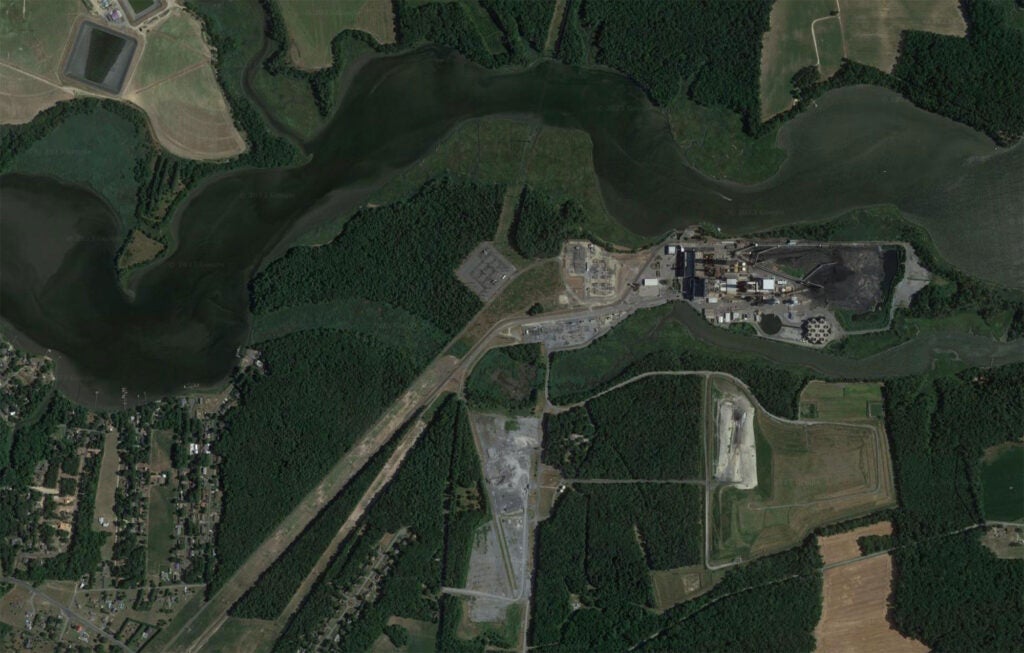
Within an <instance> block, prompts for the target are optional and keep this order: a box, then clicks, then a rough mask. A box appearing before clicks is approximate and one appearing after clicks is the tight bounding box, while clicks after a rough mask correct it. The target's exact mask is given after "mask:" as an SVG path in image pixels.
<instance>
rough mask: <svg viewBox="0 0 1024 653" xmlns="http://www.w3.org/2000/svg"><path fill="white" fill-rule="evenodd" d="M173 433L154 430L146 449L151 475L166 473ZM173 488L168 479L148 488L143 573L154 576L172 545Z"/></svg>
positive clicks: (155, 577) (169, 473)
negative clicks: (147, 522)
mask: <svg viewBox="0 0 1024 653" xmlns="http://www.w3.org/2000/svg"><path fill="white" fill-rule="evenodd" d="M173 440H174V433H172V432H171V431H164V430H154V431H153V434H152V439H151V445H150V450H149V467H150V471H151V472H152V473H154V474H158V473H161V472H168V475H169V476H170V477H173V474H174V471H173V470H172V469H171V443H172V442H173ZM175 494H176V491H175V488H174V486H173V484H172V482H171V480H170V478H169V479H168V482H167V484H166V485H155V486H153V487H150V488H149V513H148V515H149V516H148V519H149V524H148V526H147V532H146V576H147V577H149V578H152V579H158V578H159V576H160V571H161V569H164V565H165V563H166V562H167V559H168V557H169V556H170V554H171V549H172V548H173V547H174V540H173V539H172V538H173V536H174V520H175V515H174V498H175Z"/></svg>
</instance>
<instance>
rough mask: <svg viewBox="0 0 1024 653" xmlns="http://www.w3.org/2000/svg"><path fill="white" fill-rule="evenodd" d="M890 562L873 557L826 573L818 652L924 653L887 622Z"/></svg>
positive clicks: (888, 558) (828, 570)
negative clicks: (877, 652)
mask: <svg viewBox="0 0 1024 653" xmlns="http://www.w3.org/2000/svg"><path fill="white" fill-rule="evenodd" d="M891 583H892V558H891V557H890V556H888V555H881V556H875V557H873V558H868V559H866V560H862V561H859V562H855V563H852V564H849V565H843V566H841V567H834V568H832V569H826V570H825V584H824V592H823V593H824V600H823V603H822V610H821V621H819V622H818V627H817V628H816V629H815V631H814V635H815V637H816V639H817V640H818V650H819V651H828V652H829V653H860V652H861V651H863V652H864V653H868V652H871V653H874V652H876V651H886V653H917V652H918V651H927V650H928V647H926V646H925V645H924V644H922V643H921V642H918V641H917V640H914V639H910V638H908V637H904V636H903V635H901V634H900V633H898V632H897V631H895V630H893V628H892V627H891V626H890V625H889V622H888V621H887V619H886V612H887V611H888V599H889V593H890V591H891Z"/></svg>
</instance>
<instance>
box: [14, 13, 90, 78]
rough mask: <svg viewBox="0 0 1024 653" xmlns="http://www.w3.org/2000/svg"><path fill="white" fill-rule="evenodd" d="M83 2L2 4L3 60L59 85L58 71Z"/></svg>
mask: <svg viewBox="0 0 1024 653" xmlns="http://www.w3.org/2000/svg"><path fill="white" fill-rule="evenodd" d="M85 11H86V10H85V7H84V6H83V3H82V2H81V0H46V2H17V1H16V0H5V1H4V2H0V61H3V62H4V63H9V64H11V65H14V66H16V67H17V68H19V69H21V70H26V71H28V72H31V73H33V74H36V75H40V76H42V77H45V78H46V79H48V80H50V81H51V82H57V81H58V77H57V72H58V71H57V69H58V66H59V64H60V60H61V57H62V56H63V55H64V51H65V45H66V44H67V40H68V38H69V37H70V36H71V28H72V26H73V25H74V23H75V19H76V18H77V17H78V16H79V15H81V14H83V13H85Z"/></svg>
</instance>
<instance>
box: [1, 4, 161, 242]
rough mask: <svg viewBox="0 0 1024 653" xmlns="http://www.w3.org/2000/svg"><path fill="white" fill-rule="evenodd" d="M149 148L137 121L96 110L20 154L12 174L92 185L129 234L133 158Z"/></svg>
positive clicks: (70, 121)
mask: <svg viewBox="0 0 1024 653" xmlns="http://www.w3.org/2000/svg"><path fill="white" fill-rule="evenodd" d="M43 4H46V3H43ZM147 151H148V150H147V149H146V148H145V145H144V143H143V142H142V141H141V140H140V139H139V138H138V134H137V132H136V130H135V125H134V124H132V123H131V122H129V121H127V120H125V119H124V118H122V117H120V116H117V115H114V114H112V113H110V112H109V111H107V110H105V109H98V110H96V111H94V112H91V113H81V114H76V115H73V116H71V117H70V118H68V119H67V120H65V121H64V122H63V123H61V124H60V125H59V126H58V127H56V128H55V129H53V130H52V131H51V132H50V133H49V134H47V135H46V136H44V137H43V138H40V139H39V140H37V141H36V142H35V143H33V144H32V145H31V146H30V147H29V148H28V149H26V150H25V151H24V152H22V153H21V155H20V156H18V158H16V159H15V160H14V163H13V164H12V165H11V167H10V169H9V172H23V173H26V174H45V175H52V176H55V177H59V178H61V179H64V180H67V181H70V182H72V183H77V184H83V185H85V186H89V187H90V188H92V189H93V190H94V191H96V192H97V193H99V194H100V195H101V196H102V197H103V198H104V199H106V200H107V202H109V203H110V205H111V207H112V208H113V209H114V212H115V213H116V214H117V216H118V218H120V220H121V225H122V229H123V232H122V233H127V232H128V230H129V229H130V228H131V227H132V226H133V225H134V223H135V203H136V198H137V191H138V182H136V180H135V175H134V166H135V161H136V159H138V158H141V157H142V156H144V155H145V154H146V152H147ZM97 161H102V162H103V164H102V165H97V164H96V162H97Z"/></svg>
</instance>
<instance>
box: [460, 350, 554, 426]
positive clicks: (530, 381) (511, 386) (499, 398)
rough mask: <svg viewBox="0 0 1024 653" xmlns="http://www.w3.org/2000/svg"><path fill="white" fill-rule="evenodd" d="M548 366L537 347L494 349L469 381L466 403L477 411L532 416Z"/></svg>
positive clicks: (476, 368)
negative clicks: (498, 411)
mask: <svg viewBox="0 0 1024 653" xmlns="http://www.w3.org/2000/svg"><path fill="white" fill-rule="evenodd" d="M546 365H547V360H546V359H545V358H544V356H543V355H542V354H541V350H540V345H538V344H526V345H514V346H512V347H501V348H498V349H492V350H490V351H489V352H487V353H486V354H485V355H484V357H483V358H481V359H480V362H479V363H477V364H476V366H475V367H474V368H473V372H472V374H470V376H469V378H468V379H467V380H466V389H465V393H466V401H467V402H468V403H469V405H470V407H471V408H473V409H474V410H500V411H504V412H507V413H510V414H511V413H530V412H532V410H533V408H534V406H536V405H537V394H538V393H539V392H540V390H541V388H542V387H543V385H544V370H545V367H546Z"/></svg>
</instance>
